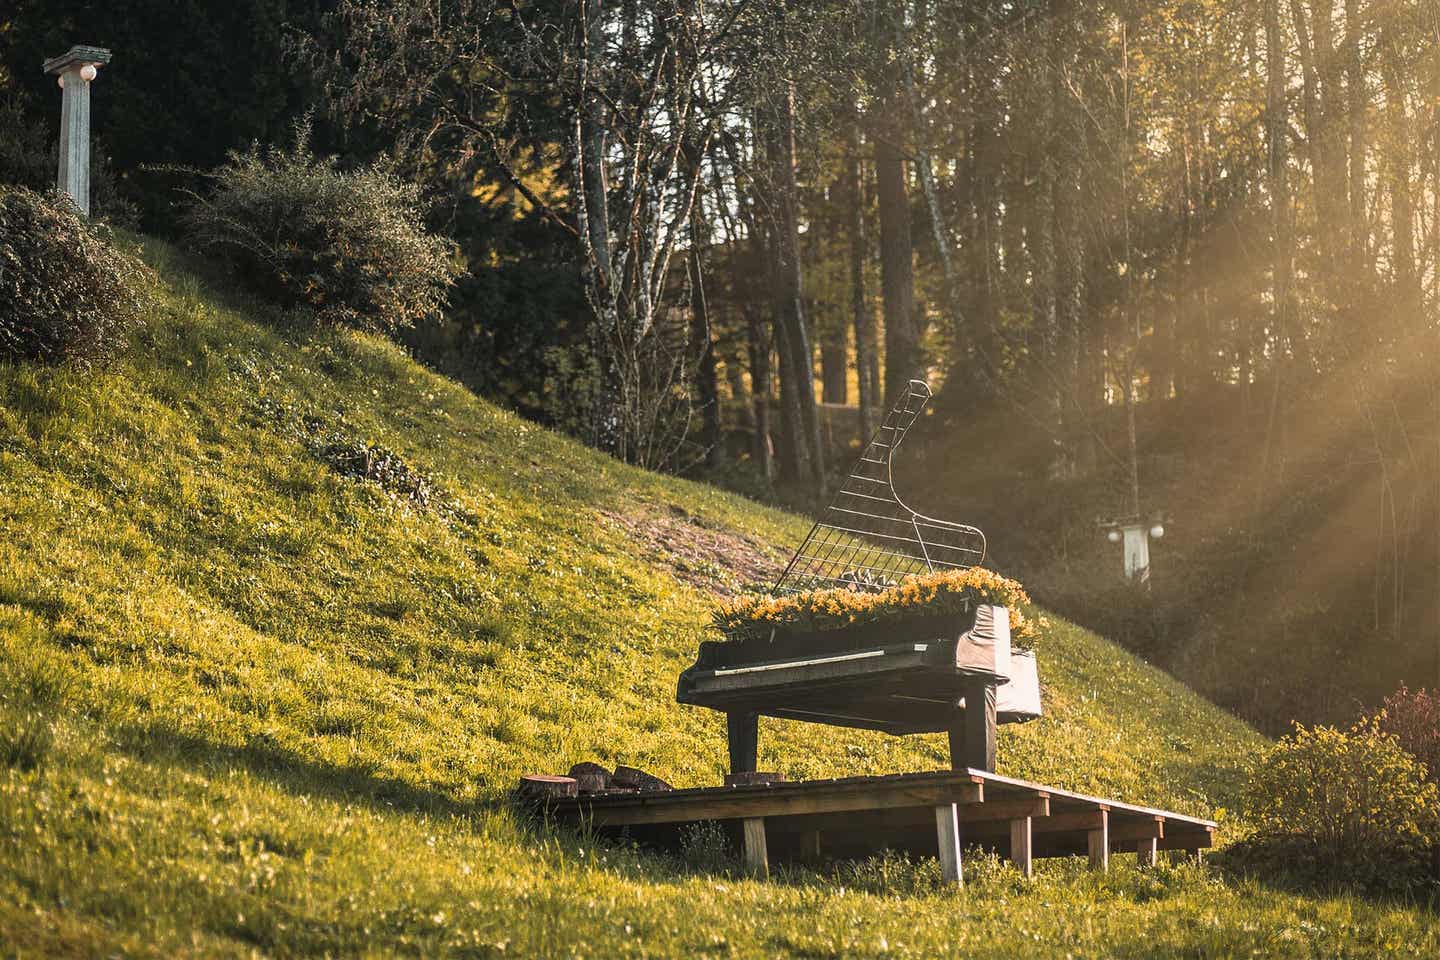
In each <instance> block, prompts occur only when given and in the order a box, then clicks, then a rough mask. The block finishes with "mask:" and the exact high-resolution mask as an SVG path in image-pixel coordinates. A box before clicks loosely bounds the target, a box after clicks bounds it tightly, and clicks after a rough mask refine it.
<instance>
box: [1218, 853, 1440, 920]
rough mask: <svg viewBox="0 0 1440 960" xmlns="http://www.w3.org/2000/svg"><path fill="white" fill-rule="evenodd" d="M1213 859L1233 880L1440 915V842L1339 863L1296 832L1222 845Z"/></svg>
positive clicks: (1277, 890)
mask: <svg viewBox="0 0 1440 960" xmlns="http://www.w3.org/2000/svg"><path fill="white" fill-rule="evenodd" d="M1211 862H1212V864H1213V865H1214V866H1215V868H1216V869H1218V870H1219V872H1220V875H1221V876H1223V877H1224V878H1225V879H1226V880H1227V881H1229V882H1230V883H1232V884H1237V883H1243V882H1249V883H1254V884H1256V885H1257V886H1260V887H1264V888H1265V889H1267V890H1270V891H1273V892H1275V893H1281V894H1289V895H1297V896H1303V897H1351V898H1354V899H1356V900H1364V901H1366V902H1368V903H1372V904H1375V905H1377V906H1382V907H1398V908H1403V909H1410V910H1417V911H1423V912H1425V913H1428V914H1430V915H1432V916H1437V915H1440V847H1432V848H1431V849H1430V850H1429V851H1409V852H1407V851H1404V850H1391V851H1379V850H1377V851H1375V854H1374V856H1373V857H1370V858H1365V859H1363V860H1357V861H1355V862H1347V863H1335V862H1333V861H1332V859H1331V858H1329V857H1327V856H1325V855H1324V854H1323V853H1322V852H1321V851H1320V850H1319V849H1318V848H1317V846H1316V845H1315V844H1312V843H1308V842H1306V841H1305V840H1303V839H1301V838H1298V837H1274V838H1269V837H1266V838H1249V839H1244V840H1239V841H1237V842H1235V843H1232V844H1231V845H1230V846H1229V847H1227V848H1225V849H1224V850H1222V851H1219V852H1218V853H1216V854H1215V855H1214V856H1213V857H1212V858H1211Z"/></svg>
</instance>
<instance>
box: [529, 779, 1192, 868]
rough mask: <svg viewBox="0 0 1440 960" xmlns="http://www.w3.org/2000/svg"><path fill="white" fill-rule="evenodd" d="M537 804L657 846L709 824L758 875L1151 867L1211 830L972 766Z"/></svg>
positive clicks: (1160, 812) (1156, 812) (596, 796)
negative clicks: (885, 868)
mask: <svg viewBox="0 0 1440 960" xmlns="http://www.w3.org/2000/svg"><path fill="white" fill-rule="evenodd" d="M548 809H549V810H550V812H551V814H552V815H554V816H557V817H559V818H562V819H566V820H571V821H576V822H579V821H582V820H583V821H586V822H588V823H589V824H590V825H591V826H593V827H594V828H596V829H599V830H604V831H608V832H620V831H623V832H626V833H628V834H630V835H631V836H634V837H635V838H636V839H640V840H652V841H655V842H660V843H664V842H666V841H667V840H668V841H671V842H673V841H674V840H675V839H676V836H677V835H678V832H679V829H680V828H681V827H683V826H685V825H687V824H693V823H698V822H701V821H720V822H723V823H726V824H728V825H729V826H730V828H731V829H732V831H733V832H738V833H739V834H740V836H741V837H742V838H743V839H742V844H743V849H744V852H745V860H746V863H747V865H748V867H749V868H750V869H751V870H752V871H753V872H754V873H756V874H758V875H762V876H763V875H767V874H768V872H769V866H770V863H771V862H772V861H773V860H791V861H800V862H806V861H817V860H822V859H849V858H856V857H864V856H869V855H871V854H875V853H879V852H881V851H883V850H887V849H889V850H898V851H904V852H908V853H912V854H917V855H928V856H937V855H938V856H939V858H940V863H941V868H942V871H943V873H944V875H945V877H946V879H948V880H950V881H953V882H955V883H959V882H961V849H962V848H963V847H969V846H979V847H982V848H986V849H991V850H996V851H998V852H1000V853H1001V854H1002V855H1004V856H1007V857H1009V858H1010V860H1011V861H1013V862H1014V863H1015V865H1016V866H1017V867H1018V868H1019V869H1021V870H1022V871H1024V872H1025V874H1026V875H1027V876H1028V875H1029V874H1030V871H1031V864H1032V861H1033V860H1034V859H1035V858H1037V857H1064V856H1071V855H1075V854H1079V855H1082V856H1086V857H1088V858H1089V860H1090V865H1091V866H1092V867H1093V868H1095V869H1100V870H1103V869H1105V868H1106V867H1107V866H1108V864H1109V857H1110V854H1111V853H1118V852H1126V853H1135V854H1137V855H1138V856H1139V858H1140V862H1141V863H1142V865H1151V864H1153V863H1154V861H1155V858H1156V855H1157V853H1158V852H1159V851H1161V850H1176V851H1184V852H1187V853H1189V854H1192V855H1198V853H1199V851H1201V850H1203V849H1205V848H1208V847H1210V846H1211V844H1212V843H1213V838H1214V832H1215V824H1214V822H1212V821H1210V820H1201V819H1198V818H1196V817H1188V816H1184V815H1182V814H1178V813H1171V812H1169V811H1166V810H1155V809H1151V808H1149V807H1139V806H1135V805H1133V804H1126V803H1120V802H1118V801H1114V800H1104V799H1101V798H1098V797H1090V796H1085V795H1084V794H1079V793H1073V792H1071V791H1067V790H1059V789H1056V788H1054V787H1047V786H1044V785H1043V784H1038V783H1029V782H1027V781H1024V780H1015V779H1011V778H1009V777H1002V776H999V775H997V774H994V773H987V772H985V771H982V770H974V769H965V770H956V771H943V772H937V773H905V774H895V775H892V776H883V777H847V778H844V779H839V780H806V781H800V782H795V783H783V782H782V783H762V784H752V785H745V786H731V787H700V788H694V789H688V790H672V791H664V792H639V793H598V794H590V795H585V796H580V797H575V798H564V799H552V800H550V801H548Z"/></svg>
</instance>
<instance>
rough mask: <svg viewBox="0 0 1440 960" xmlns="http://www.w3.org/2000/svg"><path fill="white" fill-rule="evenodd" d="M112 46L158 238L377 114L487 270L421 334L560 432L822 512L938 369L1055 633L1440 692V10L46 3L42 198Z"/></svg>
mask: <svg viewBox="0 0 1440 960" xmlns="http://www.w3.org/2000/svg"><path fill="white" fill-rule="evenodd" d="M121 7H123V9H118V8H121ZM82 34H83V35H82ZM236 37H243V38H247V39H248V47H247V48H244V49H237V44H236V40H235V38H236ZM75 42H89V43H97V44H102V45H106V46H110V47H112V48H113V49H114V50H115V60H114V63H113V64H112V65H111V66H110V67H107V68H106V69H105V71H104V74H103V76H102V77H101V79H100V80H99V81H98V82H97V86H96V88H95V95H94V100H95V103H94V116H95V125H96V129H97V131H98V133H99V135H100V137H101V142H102V149H103V153H104V154H105V155H106V157H107V158H108V162H107V166H106V169H107V170H108V171H109V176H110V177H112V178H113V181H114V193H115V195H116V197H117V198H118V199H117V202H116V204H115V209H116V210H117V211H122V212H123V215H124V216H125V217H128V218H130V219H131V220H132V221H133V222H134V223H136V224H138V225H139V226H140V227H141V228H142V229H144V230H147V231H150V232H156V233H161V234H165V233H168V232H170V231H171V230H173V223H174V214H175V211H176V209H177V207H178V206H179V205H180V204H182V203H183V199H184V198H183V195H182V194H181V193H180V192H178V190H177V188H180V187H186V186H194V184H193V182H191V181H190V180H189V179H187V175H186V174H185V173H183V172H181V170H180V168H184V167H190V168H194V169H205V168H209V167H211V166H213V165H214V164H216V163H218V162H220V161H221V160H222V159H223V157H224V155H225V153H226V151H227V150H231V149H236V148H242V147H244V146H246V145H247V144H248V143H249V142H250V141H252V140H256V139H258V140H261V141H266V142H280V141H284V140H285V139H287V138H288V137H289V136H290V135H291V128H292V125H293V124H294V122H295V120H296V119H297V118H298V117H300V116H303V115H304V114H306V113H307V112H309V111H311V110H312V109H313V108H312V106H311V105H312V104H314V103H316V102H317V101H320V100H322V99H327V100H328V101H329V102H331V103H334V104H336V105H337V106H336V107H335V109H333V110H330V111H328V112H325V111H322V112H317V113H316V116H315V120H316V123H315V130H316V143H315V147H316V149H317V150H320V151H323V152H333V153H336V154H338V155H339V156H340V157H341V158H342V162H345V163H360V162H367V161H369V160H371V159H373V158H374V157H375V156H377V155H380V154H390V155H392V156H393V157H394V158H395V162H396V164H397V165H398V166H399V167H400V168H401V169H403V170H404V171H405V172H406V173H407V174H408V175H410V176H411V177H413V178H414V179H416V180H417V181H419V182H421V183H422V184H424V185H425V187H426V188H427V191H428V193H429V196H430V198H431V200H432V202H433V224H432V225H433V226H434V227H436V228H437V229H440V230H442V231H444V232H445V233H447V234H448V235H449V236H451V237H452V238H453V239H454V240H455V241H456V242H457V244H458V246H459V249H460V251H461V254H462V256H463V259H464V262H465V266H466V269H467V271H468V276H467V277H466V278H465V279H464V280H463V281H462V282H461V285H460V287H459V288H458V291H457V293H456V295H455V296H454V297H453V298H452V309H451V310H450V312H449V314H448V316H447V319H446V320H445V322H444V323H442V324H439V325H436V326H432V327H428V328H424V329H421V330H418V331H415V332H414V333H412V334H410V335H409V346H410V347H411V348H412V349H413V350H414V351H415V352H416V353H417V355H419V356H421V357H423V358H424V359H426V360H427V362H429V363H431V364H432V365H434V366H436V367H437V368H439V369H442V370H444V371H445V372H447V373H451V374H454V375H457V376H459V377H461V378H463V379H464V380H465V381H466V382H468V383H470V384H471V385H473V386H475V387H476V388H477V389H479V390H481V391H483V392H484V393H486V394H488V395H490V396H493V397H496V398H498V399H501V400H503V401H504V402H506V403H507V404H509V405H511V406H513V407H514V408H516V409H518V410H520V411H521V412H523V413H525V414H526V415H528V416H530V417H532V418H534V419H537V420H539V421H541V422H544V423H547V424H551V425H555V426H559V427H562V428H564V429H566V430H568V431H570V432H571V433H574V434H576V435H577V436H581V437H583V438H585V439H586V440H588V441H589V442H591V443H594V444H596V445H597V446H600V447H602V448H604V449H608V450H610V451H611V452H613V453H615V454H616V455H617V456H620V457H622V458H624V459H626V460H629V461H632V462H636V463H639V464H642V465H646V466H651V467H657V468H662V469H669V470H674V471H677V472H685V473H689V474H692V475H698V476H702V477H705V478H708V479H712V480H714V481H715V482H719V483H723V484H726V485H729V486H733V487H736V488H738V489H741V490H744V491H746V492H749V493H752V494H755V495H757V496H761V497H763V498H767V499H780V500H784V501H786V502H790V503H805V502H809V503H811V504H814V503H816V502H820V501H821V500H822V499H823V498H821V497H819V496H818V494H817V492H818V491H821V490H823V489H824V487H825V486H826V485H827V484H829V483H833V480H834V477H835V475H836V473H837V471H840V470H843V469H844V468H845V466H846V465H847V463H848V460H849V459H850V458H851V457H853V456H854V454H855V450H856V444H857V443H858V439H859V437H860V436H861V435H863V434H865V433H867V432H868V430H869V428H870V427H871V426H872V425H873V423H874V422H875V416H876V413H877V411H879V410H881V409H883V407H884V404H885V399H886V397H887V396H890V395H891V394H892V393H893V391H894V389H895V388H896V386H897V385H903V383H904V382H905V381H907V380H909V379H910V378H911V377H915V376H920V377H924V378H925V379H927V380H928V381H929V382H930V383H931V385H932V387H934V388H935V391H936V399H935V400H934V402H933V410H934V413H933V416H931V417H928V418H927V419H926V420H925V422H924V423H923V424H922V426H921V427H919V428H917V429H916V431H915V432H914V433H913V434H912V435H911V438H910V440H909V441H907V445H908V446H909V449H908V450H907V451H906V453H907V457H906V458H905V461H904V464H903V467H904V472H903V474H902V475H901V476H898V477H897V481H898V482H899V484H900V485H901V486H902V488H904V489H905V491H906V493H907V494H908V495H909V497H908V498H909V499H912V500H913V501H915V503H916V505H917V506H919V507H920V508H922V509H924V510H925V511H926V512H929V513H932V514H935V515H938V516H946V517H951V518H954V519H958V520H964V521H966V522H972V523H977V524H978V525H980V526H981V527H982V528H984V529H985V530H986V532H987V534H988V535H989V538H990V543H991V549H992V560H991V562H992V564H993V565H995V566H997V567H998V568H1000V569H1002V570H1004V571H1005V572H1006V573H1008V574H1011V575H1015V576H1018V577H1020V578H1021V579H1023V580H1024V581H1025V582H1026V583H1027V585H1029V586H1030V588H1031V590H1032V593H1034V594H1035V595H1036V597H1037V598H1038V599H1040V600H1041V601H1042V602H1044V603H1046V604H1047V605H1049V606H1051V607H1054V608H1056V609H1058V610H1059V611H1061V612H1063V613H1066V614H1067V615H1070V616H1072V617H1074V618H1076V619H1078V620H1080V621H1081V622H1083V623H1085V624H1086V625H1087V626H1091V627H1093V628H1095V629H1097V630H1100V631H1102V632H1106V633H1108V634H1109V635H1111V636H1113V637H1115V638H1116V639H1118V640H1120V641H1122V642H1124V643H1126V644H1127V645H1129V646H1131V647H1132V648H1133V649H1135V650H1137V651H1138V652H1140V653H1141V654H1143V655H1144V656H1146V657H1147V658H1148V659H1151V660H1152V661H1154V662H1157V663H1159V664H1161V665H1162V666H1165V667H1166V668H1167V669H1170V670H1171V671H1172V672H1174V673H1176V674H1177V675H1178V676H1180V677H1182V678H1183V679H1185V680H1186V681H1187V682H1189V683H1191V684H1192V685H1194V686H1195V687H1197V688H1198V689H1199V690H1201V691H1202V692H1203V693H1205V694H1207V695H1208V696H1210V697H1212V698H1213V699H1215V700H1216V701H1218V702H1220V703H1222V704H1223V705H1225V706H1228V707H1231V708H1233V709H1236V710H1237V711H1239V712H1240V713H1241V714H1242V715H1244V716H1246V717H1248V718H1250V719H1252V720H1253V721H1255V722H1257V723H1259V724H1260V725H1261V726H1263V727H1266V728H1268V729H1270V730H1272V731H1273V730H1275V729H1277V728H1279V727H1281V726H1282V725H1283V724H1285V723H1287V722H1288V721H1289V720H1290V719H1291V718H1296V717H1298V718H1305V719H1319V718H1331V717H1339V716H1346V715H1349V714H1351V713H1353V708H1354V704H1355V701H1356V700H1361V701H1364V702H1366V703H1372V704H1373V703H1374V702H1376V701H1378V699H1379V696H1380V695H1381V694H1383V693H1385V692H1388V691H1389V690H1390V689H1392V688H1393V687H1394V686H1395V685H1396V683H1397V682H1400V681H1402V680H1403V681H1406V682H1409V683H1410V684H1411V685H1422V684H1431V685H1434V684H1435V683H1437V682H1440V368H1437V359H1440V358H1437V356H1436V354H1437V347H1440V342H1437V338H1440V327H1437V320H1440V232H1437V230H1440V53H1437V51H1440V7H1437V6H1436V5H1435V4H1433V3H1423V2H1420V0H1394V2H1391V0H1204V2H1185V3H1180V2H1162V3H1138V2H1131V3H1121V2H1112V3H1078V2H1074V3H1072V2H1061V0H1049V2H1010V3H990V2H970V3H962V2H958V0H955V2H949V0H887V2H882V3H860V2H857V0H850V2H839V0H837V2H829V0H820V2H813V3H804V4H800V3H786V2H783V0H721V2H700V0H622V2H616V3H602V2H601V0H536V2H527V3H518V2H517V3H514V4H511V3H498V2H486V0H442V2H438V3H437V2H426V3H419V2H407V0H398V2H394V3H386V4H370V3H363V2H359V0H341V2H339V3H320V2H309V3H306V2H288V0H242V2H238V3H231V4H227V5H224V6H223V7H220V6H218V5H215V4H210V3H199V2H191V3H178V4H177V3H161V2H158V0H137V2H135V3H127V4H123V5H116V4H98V3H77V4H74V5H70V6H66V7H64V8H57V7H55V5H53V4H49V3H44V2H40V0H20V2H19V3H18V4H16V5H15V6H14V8H13V11H12V12H11V13H7V14H4V15H0V83H3V89H4V94H3V95H0V99H4V100H5V101H6V102H5V103H4V104H0V106H3V108H4V110H5V113H4V117H5V118H6V122H5V123H4V124H3V125H0V178H5V179H16V180H19V179H23V178H26V177H28V178H30V179H35V178H37V177H42V176H45V175H47V174H46V171H47V170H48V169H50V168H48V167H47V163H49V159H48V157H49V154H48V153H47V151H53V149H54V147H53V126H54V124H55V121H56V115H57V113H58V103H57V98H56V96H55V90H54V87H53V83H52V82H51V81H49V80H48V79H47V78H45V77H44V76H43V75H41V73H40V70H39V63H40V61H41V60H42V59H43V58H45V57H47V56H53V55H55V54H56V53H59V52H62V51H63V50H64V49H66V48H67V47H68V46H69V45H70V44H72V43H75ZM1131 514H1138V515H1141V516H1144V517H1147V518H1150V517H1163V519H1164V521H1165V525H1166V527H1167V533H1166V536H1165V538H1164V539H1163V540H1161V541H1159V542H1157V543H1156V544H1155V545H1154V546H1153V554H1152V556H1153V564H1154V567H1153V572H1152V577H1151V580H1150V585H1149V587H1148V589H1138V588H1130V587H1127V586H1126V585H1125V584H1124V582H1123V580H1122V579H1121V577H1120V560H1119V556H1118V550H1117V549H1116V548H1115V547H1113V545H1111V544H1109V543H1107V542H1106V541H1105V538H1104V536H1103V535H1102V533H1101V532H1100V530H1099V528H1098V527H1097V520H1098V519H1100V518H1109V517H1118V516H1125V515H1131Z"/></svg>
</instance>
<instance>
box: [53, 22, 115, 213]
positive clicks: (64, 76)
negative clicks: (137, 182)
mask: <svg viewBox="0 0 1440 960" xmlns="http://www.w3.org/2000/svg"><path fill="white" fill-rule="evenodd" d="M109 62H110V51H109V50H106V49H105V48H103V47H84V46H79V47H71V48H70V50H69V52H68V53H65V54H62V55H61V56H58V57H54V58H52V59H50V60H46V61H45V73H46V74H47V75H49V76H52V77H56V78H58V81H59V84H60V87H61V89H62V90H63V91H64V94H63V98H62V100H61V104H60V167H59V170H58V171H57V172H56V178H55V185H56V187H57V188H59V189H60V190H62V191H63V192H65V193H68V194H69V195H70V198H71V199H72V200H74V201H75V206H77V207H79V208H80V212H81V213H83V214H84V215H85V216H87V217H88V216H89V215H90V81H92V80H94V79H95V72H96V71H97V70H98V69H99V68H100V67H101V66H103V65H104V64H107V63H109Z"/></svg>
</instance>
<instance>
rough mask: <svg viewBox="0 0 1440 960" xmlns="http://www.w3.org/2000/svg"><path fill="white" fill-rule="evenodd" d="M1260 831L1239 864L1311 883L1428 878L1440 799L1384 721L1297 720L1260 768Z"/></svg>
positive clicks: (1252, 793) (1251, 809)
mask: <svg viewBox="0 0 1440 960" xmlns="http://www.w3.org/2000/svg"><path fill="white" fill-rule="evenodd" d="M1244 797H1245V808H1246V816H1247V818H1248V819H1249V820H1250V821H1251V822H1252V823H1253V824H1254V825H1255V830H1254V833H1253V834H1252V835H1251V836H1250V837H1249V838H1248V839H1247V840H1245V841H1244V842H1242V843H1241V844H1239V845H1237V848H1236V849H1234V851H1233V856H1232V858H1231V859H1232V861H1233V862H1234V863H1236V864H1237V865H1239V866H1241V867H1243V868H1245V869H1247V870H1250V871H1253V872H1258V873H1261V874H1269V875H1271V877H1272V878H1288V879H1290V880H1292V881H1298V882H1302V883H1319V884H1329V885H1335V886H1345V887H1358V888H1363V889H1369V890H1395V889H1403V888H1410V887H1414V886H1415V885H1417V884H1419V883H1422V882H1424V881H1426V880H1427V879H1428V874H1429V863H1430V855H1429V854H1430V850H1431V848H1432V847H1433V845H1434V843H1435V831H1436V825H1437V815H1440V799H1437V788H1436V785H1435V784H1433V783H1430V782H1429V781H1428V780H1426V775H1425V769H1424V766H1423V765H1422V764H1421V763H1420V762H1419V761H1417V760H1416V759H1415V758H1414V757H1412V756H1411V755H1410V754H1408V753H1406V752H1405V751H1404V750H1403V749H1401V747H1400V744H1399V743H1398V742H1397V741H1396V739H1395V738H1394V737H1393V736H1391V735H1390V734H1387V733H1385V732H1384V731H1383V730H1381V728H1380V724H1379V719H1378V718H1373V717H1372V718H1366V719H1362V720H1360V721H1358V722H1357V723H1356V724H1355V725H1354V726H1352V727H1351V728H1350V729H1349V730H1343V731H1342V730H1338V729H1336V728H1334V727H1327V726H1318V727H1304V726H1301V725H1299V724H1296V725H1295V730H1294V732H1293V733H1291V734H1290V735H1289V736H1286V737H1283V738H1282V739H1281V740H1280V741H1279V742H1278V743H1276V744H1275V746H1274V747H1273V748H1272V749H1271V750H1270V751H1269V752H1268V753H1267V754H1266V755H1265V756H1264V757H1262V758H1261V759H1260V760H1259V761H1258V762H1257V763H1256V764H1255V765H1254V767H1253V769H1252V770H1251V773H1250V777H1249V782H1248V784H1247V785H1246V790H1245V794H1244Z"/></svg>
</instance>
